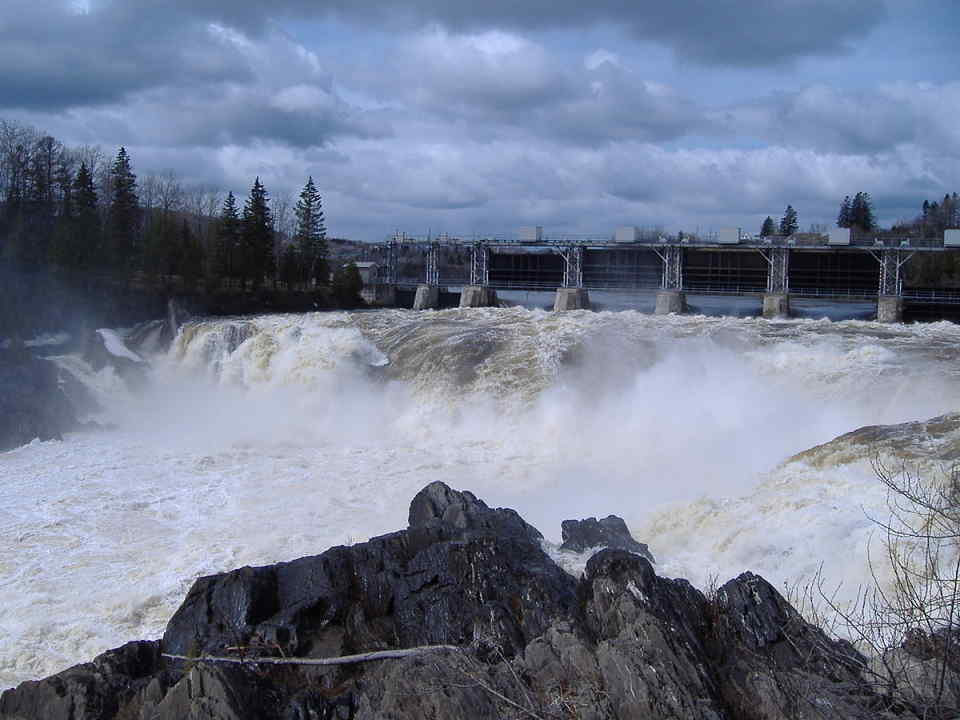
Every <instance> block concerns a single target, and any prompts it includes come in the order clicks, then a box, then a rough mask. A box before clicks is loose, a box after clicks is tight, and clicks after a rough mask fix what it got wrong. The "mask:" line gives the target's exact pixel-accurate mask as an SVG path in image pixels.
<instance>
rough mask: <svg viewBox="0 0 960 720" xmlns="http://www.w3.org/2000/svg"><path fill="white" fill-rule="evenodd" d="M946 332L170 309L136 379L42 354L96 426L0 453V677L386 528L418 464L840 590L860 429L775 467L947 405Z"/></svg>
mask: <svg viewBox="0 0 960 720" xmlns="http://www.w3.org/2000/svg"><path fill="white" fill-rule="evenodd" d="M958 341H960V328H958V327H957V326H954V325H951V324H948V323H936V324H931V325H923V326H920V325H916V326H897V327H890V326H882V325H878V324H875V323H869V322H858V321H846V322H829V321H813V320H804V321H790V322H767V321H764V320H757V319H736V318H707V317H703V316H687V317H665V318H664V317H654V316H650V315H645V314H641V313H637V312H631V311H625V312H600V313H590V312H570V313H556V314H554V313H551V312H543V311H538V310H525V309H521V308H511V309H480V310H464V311H460V310H450V311H442V312H424V313H412V312H407V311H391V310H383V311H372V312H361V313H352V314H347V313H326V314H314V315H299V316H267V317H257V318H249V319H235V320H218V321H209V322H199V323H194V324H190V325H188V326H186V327H185V328H183V329H182V331H181V333H180V335H179V337H178V338H177V341H176V344H175V345H174V347H172V348H171V349H170V351H169V353H167V354H166V355H164V356H160V357H154V358H152V360H151V362H152V370H151V382H150V383H149V385H148V387H147V389H146V390H143V391H140V392H138V393H131V392H128V391H127V390H126V389H125V387H124V385H123V383H122V382H120V381H119V380H118V379H117V378H116V377H115V376H114V375H113V374H112V371H111V370H109V369H106V370H103V371H101V372H100V373H94V372H92V371H91V370H90V369H89V368H87V367H86V366H85V365H84V364H83V363H82V361H81V360H79V359H78V358H76V357H63V358H59V360H58V361H59V362H60V363H62V364H63V365H64V366H65V367H67V368H69V369H70V370H71V371H72V372H74V373H75V374H77V375H78V376H79V377H80V378H81V379H82V380H83V381H84V382H85V383H86V384H88V385H89V386H90V387H92V388H93V389H94V390H95V391H96V393H97V394H98V396H99V399H100V400H101V402H102V404H103V405H104V407H105V408H106V410H105V413H104V417H103V418H101V419H102V420H105V421H108V422H110V423H112V424H113V426H114V429H111V430H104V431H101V432H96V433H94V432H87V433H77V434H74V435H71V436H70V437H68V438H67V439H66V440H64V441H63V442H46V443H40V442H35V443H33V444H31V445H28V446H26V447H23V448H20V449H18V450H15V451H12V452H9V453H5V454H0V476H2V478H3V480H2V483H0V686H7V685H11V684H13V683H15V682H18V681H20V680H23V679H27V678H33V677H37V676H41V675H44V674H48V673H50V672H53V671H55V670H58V669H61V668H63V667H66V666H68V665H70V664H73V663H75V662H79V661H81V660H85V659H88V658H90V657H92V656H93V655H94V654H96V653H97V652H99V651H102V650H104V649H106V648H108V647H112V646H116V645H118V644H120V643H122V642H124V641H126V640H130V639H134V638H140V637H155V636H158V635H159V634H160V633H161V632H162V629H163V626H164V624H165V623H166V620H167V619H168V618H169V616H170V614H171V613H172V612H173V610H174V609H175V608H176V607H177V605H178V604H179V602H180V600H181V599H182V597H183V595H184V594H185V592H186V590H187V589H188V587H189V585H190V584H191V583H192V581H193V580H194V578H196V577H197V576H198V575H200V574H206V573H212V572H218V571H222V570H227V569H230V568H233V567H237V566H240V565H244V564H262V563H269V562H275V561H278V560H284V559H289V558H293V557H297V556H300V555H304V554H310V553H317V552H321V551H323V550H325V549H326V548H327V547H329V546H331V545H334V544H340V543H349V542H354V541H358V540H362V539H364V538H366V537H369V536H372V535H375V534H379V533H382V532H388V531H391V530H395V529H398V528H400V527H403V526H404V525H405V522H406V509H407V505H408V503H409V500H410V498H411V497H412V496H413V494H414V493H415V492H416V491H417V490H419V489H420V488H421V487H423V486H424V485H425V484H427V483H428V482H430V481H433V480H443V481H445V482H448V483H449V484H451V485H452V486H454V487H458V488H468V489H471V490H473V491H474V492H476V493H477V494H478V495H479V496H480V497H482V498H484V499H485V500H487V502H488V503H490V504H493V505H509V506H512V507H515V508H517V509H518V510H519V511H520V512H521V513H522V514H523V515H524V516H525V517H526V518H527V519H528V520H529V521H530V522H532V523H533V524H534V525H536V526H537V527H539V528H540V530H541V531H542V532H544V534H545V535H546V536H547V537H548V538H549V539H550V540H559V529H560V521H561V520H563V519H565V518H568V517H585V516H588V515H606V514H608V513H611V512H612V513H616V514H619V515H621V516H623V517H624V518H625V519H626V520H627V522H628V524H629V525H630V526H631V528H632V530H633V531H634V534H635V536H637V538H638V539H640V540H641V541H643V542H647V543H649V545H650V548H651V550H652V551H653V553H654V554H655V555H656V556H657V559H658V561H659V571H660V572H661V573H663V574H668V575H673V576H685V577H689V578H690V579H691V580H692V581H693V582H695V583H696V584H699V585H701V586H705V585H706V584H707V583H709V582H710V581H711V578H712V577H714V576H716V577H718V578H719V579H720V580H721V581H723V580H726V579H727V578H728V577H732V576H734V575H736V574H738V573H740V572H742V571H743V570H746V569H751V570H754V571H755V572H759V573H761V574H763V575H765V576H766V577H768V579H770V580H771V581H772V582H774V583H775V584H780V585H782V584H784V583H790V582H793V581H797V580H802V579H803V578H804V577H809V576H810V575H811V574H812V573H813V572H815V571H816V569H817V567H818V566H819V565H820V563H821V562H822V563H824V574H825V576H826V577H827V579H828V580H829V581H839V580H841V579H843V580H844V581H845V583H846V584H847V585H848V586H849V587H851V588H854V587H855V586H856V584H857V583H859V582H863V581H865V580H866V579H867V578H868V571H867V566H866V547H867V541H868V538H869V534H870V532H871V528H872V523H871V521H870V520H869V519H868V518H867V517H866V515H865V509H867V510H870V509H874V510H878V511H879V510H880V509H882V507H883V499H884V498H883V493H882V491H881V489H880V487H879V486H878V484H877V482H876V481H875V480H874V479H873V475H872V472H871V470H870V466H869V460H870V452H869V451H868V450H869V449H868V448H863V447H852V446H851V447H849V448H846V449H844V448H841V447H839V446H838V445H837V444H834V445H832V446H831V448H833V450H831V451H829V452H828V451H827V450H824V451H823V452H821V453H820V454H819V455H817V456H816V460H814V459H811V458H812V457H813V456H810V455H806V456H801V457H799V458H797V459H794V460H792V461H790V462H787V463H785V464H781V463H784V461H785V460H786V459H788V458H790V457H791V456H793V455H794V454H795V453H798V452H801V451H803V450H805V449H807V448H809V447H811V446H813V445H816V444H818V443H823V442H827V441H830V440H831V439H832V438H834V437H836V436H838V435H841V434H843V433H845V432H848V431H850V430H853V429H854V428H857V427H860V426H862V425H867V424H879V423H896V422H903V421H907V420H915V419H925V418H929V417H932V416H935V415H939V414H941V413H945V412H950V411H953V410H955V409H957V408H958V407H960V377H958V373H960V365H958V363H957V359H958V355H960V350H958V348H960V344H958ZM918 433H919V435H923V433H921V432H919V431H918ZM843 442H844V441H837V443H839V444H840V445H842V444H843ZM917 442H922V443H925V445H923V447H924V448H925V450H926V451H928V452H929V453H930V454H931V455H932V456H935V455H937V454H938V453H939V454H940V455H943V456H946V455H947V454H948V453H947V452H946V450H947V449H949V448H952V447H953V444H954V443H955V442H956V441H955V440H954V438H953V436H952V435H950V436H943V437H933V436H930V435H929V434H928V435H924V436H923V437H919V436H918V439H917ZM838 448H839V449H838ZM888 449H891V450H893V451H896V447H891V448H888ZM831 453H832V454H831Z"/></svg>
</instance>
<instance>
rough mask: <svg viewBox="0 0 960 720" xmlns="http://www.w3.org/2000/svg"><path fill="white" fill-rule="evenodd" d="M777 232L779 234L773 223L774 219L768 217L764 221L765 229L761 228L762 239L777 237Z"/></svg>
mask: <svg viewBox="0 0 960 720" xmlns="http://www.w3.org/2000/svg"><path fill="white" fill-rule="evenodd" d="M776 232H777V226H776V224H775V223H774V222H773V218H772V217H770V216H769V215H767V219H766V220H764V221H763V227H761V228H760V237H767V236H769V235H775V234H776Z"/></svg>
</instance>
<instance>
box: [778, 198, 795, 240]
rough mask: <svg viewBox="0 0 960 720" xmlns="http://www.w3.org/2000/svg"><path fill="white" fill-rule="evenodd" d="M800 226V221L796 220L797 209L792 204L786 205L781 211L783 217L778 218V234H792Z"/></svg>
mask: <svg viewBox="0 0 960 720" xmlns="http://www.w3.org/2000/svg"><path fill="white" fill-rule="evenodd" d="M799 228H800V222H799V221H798V220H797V211H796V210H794V209H793V206H792V205H787V209H786V210H784V211H783V218H782V219H781V220H780V234H781V235H793V234H794V233H795V232H796V231H797V230H798V229H799Z"/></svg>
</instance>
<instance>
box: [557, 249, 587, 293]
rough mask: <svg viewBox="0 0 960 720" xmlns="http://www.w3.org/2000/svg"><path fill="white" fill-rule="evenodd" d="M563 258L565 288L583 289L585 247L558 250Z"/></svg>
mask: <svg viewBox="0 0 960 720" xmlns="http://www.w3.org/2000/svg"><path fill="white" fill-rule="evenodd" d="M558 252H559V253H560V257H562V258H563V287H565V288H582V287H583V246H582V245H569V246H567V247H565V248H562V249H560V250H558Z"/></svg>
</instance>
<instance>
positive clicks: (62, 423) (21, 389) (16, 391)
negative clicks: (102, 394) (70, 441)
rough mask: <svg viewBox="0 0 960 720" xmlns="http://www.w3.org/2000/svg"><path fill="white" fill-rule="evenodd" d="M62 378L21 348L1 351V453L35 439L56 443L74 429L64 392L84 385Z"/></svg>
mask: <svg viewBox="0 0 960 720" xmlns="http://www.w3.org/2000/svg"><path fill="white" fill-rule="evenodd" d="M62 375H66V373H62V372H61V371H60V369H59V368H57V366H56V365H54V364H53V363H52V362H50V361H49V360H44V359H42V358H38V357H36V356H34V355H33V354H32V353H31V352H30V351H29V350H28V349H26V348H24V347H22V346H20V347H15V348H12V349H0V452H3V451H4V450H10V449H12V448H15V447H18V446H20V445H24V444H25V443H28V442H30V441H31V440H33V439H34V438H40V439H41V440H55V439H56V440H59V439H61V438H62V436H63V433H65V432H69V431H70V430H73V429H75V428H76V427H77V418H76V415H75V413H74V407H73V404H72V403H71V401H70V399H68V396H67V392H68V391H69V390H70V388H71V387H72V388H73V389H75V390H79V391H81V392H82V391H83V386H82V385H80V383H79V382H77V381H76V380H75V379H73V378H72V377H69V378H66V377H61V376H62ZM68 381H70V382H71V383H72V384H70V385H68V386H66V387H65V386H64V383H66V382H68Z"/></svg>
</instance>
